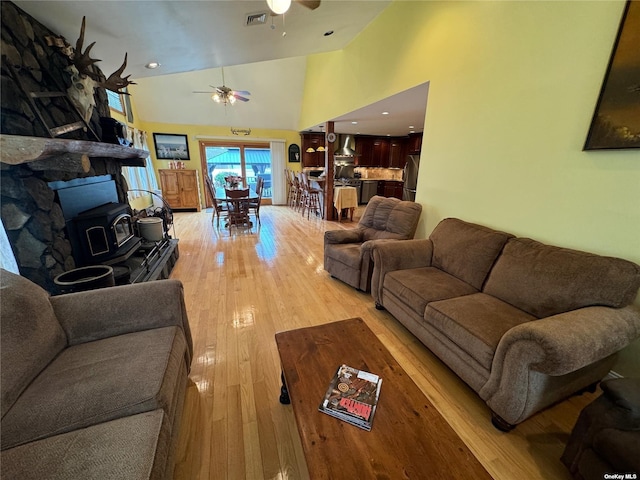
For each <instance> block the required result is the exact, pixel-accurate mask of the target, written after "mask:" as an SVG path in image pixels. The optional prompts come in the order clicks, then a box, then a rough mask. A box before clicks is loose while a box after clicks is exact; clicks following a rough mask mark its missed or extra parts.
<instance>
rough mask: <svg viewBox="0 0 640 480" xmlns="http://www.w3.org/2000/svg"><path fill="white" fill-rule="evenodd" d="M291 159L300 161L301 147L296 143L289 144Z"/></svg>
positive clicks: (295, 161)
mask: <svg viewBox="0 0 640 480" xmlns="http://www.w3.org/2000/svg"><path fill="white" fill-rule="evenodd" d="M289 161H290V162H291V163H300V147H299V146H298V145H296V144H295V143H292V144H291V145H289Z"/></svg>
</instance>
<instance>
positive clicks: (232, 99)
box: [227, 93, 236, 105]
mask: <svg viewBox="0 0 640 480" xmlns="http://www.w3.org/2000/svg"><path fill="white" fill-rule="evenodd" d="M227 99H228V100H229V103H230V104H232V105H233V104H234V103H236V97H234V96H233V94H232V93H230V94H229V96H228V97H227Z"/></svg>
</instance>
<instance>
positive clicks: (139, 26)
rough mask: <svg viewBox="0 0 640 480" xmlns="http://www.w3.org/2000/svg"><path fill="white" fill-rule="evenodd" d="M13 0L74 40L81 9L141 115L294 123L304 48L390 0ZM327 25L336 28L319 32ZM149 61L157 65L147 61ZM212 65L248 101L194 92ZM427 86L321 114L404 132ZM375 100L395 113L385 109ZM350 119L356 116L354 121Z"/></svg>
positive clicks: (209, 81) (349, 32)
mask: <svg viewBox="0 0 640 480" xmlns="http://www.w3.org/2000/svg"><path fill="white" fill-rule="evenodd" d="M14 3H15V4H16V5H18V6H19V7H20V8H22V9H23V10H25V11H26V12H27V13H29V14H30V15H31V16H33V17H34V18H35V19H36V20H38V21H40V22H41V23H43V24H44V25H45V26H47V27H48V28H49V29H51V30H52V31H54V32H56V33H58V34H60V35H62V36H64V37H65V38H66V39H67V41H68V42H69V43H70V44H71V45H73V46H75V43H76V39H77V38H78V36H79V34H80V25H81V23H82V17H83V16H86V30H85V41H84V48H85V49H86V47H87V46H88V45H89V44H91V43H92V42H96V44H95V46H94V47H93V48H92V50H91V56H92V58H98V59H101V62H99V63H98V66H99V67H100V68H101V69H102V70H103V72H104V73H105V74H106V75H107V76H108V75H109V74H110V73H111V72H113V71H115V70H116V69H117V68H118V67H119V66H120V65H121V64H122V61H123V60H124V54H125V52H127V53H128V62H127V68H126V70H125V73H124V75H129V74H130V75H131V79H132V80H134V81H136V82H137V83H138V87H137V88H136V87H134V88H133V89H132V92H133V94H134V101H135V103H136V106H137V107H138V115H140V117H141V118H143V119H145V120H150V119H152V120H153V121H155V122H161V123H165V122H166V123H187V124H205V125H222V126H224V125H228V126H234V127H238V128H240V127H253V128H273V129H284V130H297V129H298V119H299V117H300V106H301V102H302V94H303V89H304V72H305V67H306V62H305V59H304V57H305V56H306V55H309V54H314V53H320V52H327V51H333V50H339V49H342V48H344V47H345V46H347V45H348V44H349V42H351V41H352V40H353V39H354V38H355V37H356V36H357V35H358V33H359V32H360V31H362V30H363V29H364V28H365V27H366V26H367V25H368V24H369V23H370V22H371V21H372V20H373V19H374V18H375V17H376V16H378V15H379V14H380V13H381V12H382V11H383V10H384V9H385V8H386V7H387V6H388V5H389V3H390V1H389V0H348V1H343V0H323V1H322V3H321V5H320V7H318V8H317V9H316V10H309V9H307V8H305V7H303V6H302V5H300V4H297V3H296V2H295V0H294V2H293V4H292V6H291V8H290V10H289V12H287V13H286V14H285V16H284V18H283V17H282V16H275V17H272V16H270V15H268V7H267V5H266V1H264V0H259V1H242V0H226V1H221V0H217V1H170V0H150V1H146V0H145V1H109V0H91V1H88V0H84V1H57V0H50V1H22V0H17V1H15V2H14ZM260 12H266V13H267V16H266V23H264V24H259V25H252V26H246V25H245V23H246V18H247V15H248V14H255V13H260ZM328 31H333V32H334V33H333V34H332V35H329V36H325V35H324V34H325V32H328ZM284 32H286V35H284V36H283V33H284ZM151 61H157V62H159V63H160V64H161V66H160V67H159V68H157V69H155V70H149V69H147V68H145V67H144V65H145V64H147V63H149V62H151ZM219 67H225V68H224V73H225V83H226V85H227V86H229V87H231V88H234V89H236V90H248V91H250V92H251V97H250V98H251V101H250V102H247V103H240V102H238V104H236V105H234V106H229V107H226V108H225V107H223V106H222V105H218V104H214V103H213V102H212V101H211V99H210V98H209V97H208V96H207V95H204V94H194V93H192V92H193V91H194V90H209V86H210V85H216V86H217V85H222V75H221V70H220V68H219ZM426 92H427V86H426V85H423V86H421V87H416V88H415V89H411V90H409V91H407V92H405V93H403V94H399V95H397V96H394V97H393V98H392V99H387V100H386V101H383V102H382V104H380V105H378V104H376V105H372V106H369V107H367V108H365V109H361V110H359V111H358V112H352V113H350V114H348V115H344V116H343V117H340V118H338V119H327V120H334V121H336V131H337V132H339V133H356V131H358V132H360V133H363V134H365V133H369V134H379V135H386V134H387V133H389V134H391V135H404V134H406V133H408V126H409V125H414V126H415V127H416V130H418V131H421V130H422V128H423V125H422V124H423V122H424V112H425V106H426ZM385 102H391V103H390V104H389V103H385ZM389 105H391V106H389ZM382 110H389V111H390V112H392V113H393V115H389V116H388V118H382V117H381V116H380V115H379V112H380V111H382ZM352 120H354V121H355V120H357V121H358V122H359V125H357V126H352V125H351V121H352ZM338 127H339V128H340V129H339V128H338ZM353 127H358V128H357V129H354V128H353ZM341 129H344V131H341ZM316 130H318V128H316Z"/></svg>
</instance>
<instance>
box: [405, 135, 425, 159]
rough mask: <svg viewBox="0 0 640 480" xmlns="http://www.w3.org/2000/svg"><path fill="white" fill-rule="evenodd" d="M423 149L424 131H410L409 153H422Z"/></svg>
mask: <svg viewBox="0 0 640 480" xmlns="http://www.w3.org/2000/svg"><path fill="white" fill-rule="evenodd" d="M421 150H422V132H421V133H410V134H409V140H408V142H407V154H408V155H420V151H421Z"/></svg>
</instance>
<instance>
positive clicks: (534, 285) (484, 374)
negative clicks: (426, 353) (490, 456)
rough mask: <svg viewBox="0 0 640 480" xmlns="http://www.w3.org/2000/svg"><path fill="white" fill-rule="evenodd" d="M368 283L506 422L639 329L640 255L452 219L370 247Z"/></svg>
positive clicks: (610, 356) (579, 376)
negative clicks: (426, 233)
mask: <svg viewBox="0 0 640 480" xmlns="http://www.w3.org/2000/svg"><path fill="white" fill-rule="evenodd" d="M372 255H373V258H374V271H373V278H372V286H371V293H372V296H373V297H374V300H375V302H376V306H377V307H378V308H385V309H387V310H388V311H389V312H390V313H391V314H392V315H393V316H394V317H395V318H396V319H397V320H399V321H400V322H401V323H402V324H403V325H404V326H406V327H407V328H408V329H409V330H410V331H411V332H412V333H413V334H414V335H415V336H416V337H417V338H419V339H420V341H422V343H424V344H425V345H426V346H427V347H428V348H429V349H430V350H431V351H432V352H433V353H435V354H436V355H437V356H438V357H439V358H440V359H441V360H442V361H443V362H444V363H446V364H447V365H448V366H449V367H450V368H451V369H452V370H453V371H454V372H455V373H456V374H457V375H458V376H459V377H460V378H462V380H464V381H465V382H466V383H467V384H468V385H469V386H470V387H471V388H473V389H474V390H475V391H476V392H477V393H478V394H479V395H480V397H481V398H482V399H483V400H485V401H486V403H487V405H488V406H489V407H490V408H491V410H492V414H493V422H494V425H496V426H497V427H498V428H501V429H504V430H508V429H510V428H512V427H513V426H514V425H515V424H518V423H520V422H522V421H523V420H525V419H526V418H528V417H530V416H531V415H533V414H534V413H536V412H538V411H539V410H541V409H543V408H545V407H547V406H549V405H551V404H553V403H555V402H557V401H559V400H562V399H564V398H566V397H567V396H569V395H571V394H573V393H575V392H577V391H580V390H583V389H585V388H586V387H588V386H591V385H594V384H595V383H596V382H598V381H599V380H601V379H602V378H603V377H604V376H605V375H606V374H607V373H608V371H609V369H610V368H611V366H612V365H613V363H614V360H615V354H616V352H618V351H619V350H621V349H622V348H624V347H625V346H626V345H628V344H629V343H630V342H632V341H633V340H635V339H636V338H638V337H639V336H640V311H639V310H638V308H636V307H634V306H633V305H631V304H632V302H633V301H634V298H635V296H636V294H637V292H638V288H640V267H639V266H638V265H636V264H634V263H632V262H629V261H626V260H622V259H618V258H611V257H603V256H598V255H593V254H590V253H585V252H579V251H576V250H569V249H565V248H559V247H554V246H549V245H544V244H542V243H539V242H536V241H534V240H531V239H527V238H516V237H514V236H513V235H511V234H508V233H505V232H499V231H496V230H492V229H490V228H487V227H483V226H480V225H475V224H471V223H467V222H464V221H462V220H459V219H454V218H450V219H445V220H443V221H442V222H440V224H439V225H438V226H437V227H436V228H435V229H434V231H433V233H432V234H431V236H430V237H429V238H428V239H420V240H408V241H404V242H388V243H385V244H380V245H375V246H374V247H373V250H372Z"/></svg>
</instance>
